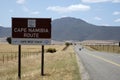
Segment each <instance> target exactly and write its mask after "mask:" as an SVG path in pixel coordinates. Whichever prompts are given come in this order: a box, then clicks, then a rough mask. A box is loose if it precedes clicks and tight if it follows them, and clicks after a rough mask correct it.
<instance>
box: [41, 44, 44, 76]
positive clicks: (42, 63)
mask: <svg viewBox="0 0 120 80" xmlns="http://www.w3.org/2000/svg"><path fill="white" fill-rule="evenodd" d="M41 75H42V76H44V45H42V53H41Z"/></svg>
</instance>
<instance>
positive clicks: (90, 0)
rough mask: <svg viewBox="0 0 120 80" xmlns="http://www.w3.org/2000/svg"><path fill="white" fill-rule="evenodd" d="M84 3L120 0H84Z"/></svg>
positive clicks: (118, 0) (119, 0) (117, 1)
mask: <svg viewBox="0 0 120 80" xmlns="http://www.w3.org/2000/svg"><path fill="white" fill-rule="evenodd" d="M82 2H84V3H100V2H114V3H119V2H120V0H82Z"/></svg>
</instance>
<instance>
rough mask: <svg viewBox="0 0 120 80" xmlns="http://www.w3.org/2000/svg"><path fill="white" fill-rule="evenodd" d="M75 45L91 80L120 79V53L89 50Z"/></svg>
mask: <svg viewBox="0 0 120 80" xmlns="http://www.w3.org/2000/svg"><path fill="white" fill-rule="evenodd" d="M81 48H82V46H80V45H76V46H74V49H75V52H76V53H77V54H78V58H80V59H81V61H82V63H83V65H84V67H85V69H86V70H87V72H88V74H89V77H90V80H120V55H119V54H111V53H106V52H97V51H89V50H87V49H85V48H84V49H81Z"/></svg>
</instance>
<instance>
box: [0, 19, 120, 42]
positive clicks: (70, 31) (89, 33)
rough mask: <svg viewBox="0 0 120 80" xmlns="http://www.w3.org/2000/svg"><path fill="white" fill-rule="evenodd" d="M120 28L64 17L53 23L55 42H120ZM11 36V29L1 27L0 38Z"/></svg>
mask: <svg viewBox="0 0 120 80" xmlns="http://www.w3.org/2000/svg"><path fill="white" fill-rule="evenodd" d="M119 34H120V26H97V25H93V24H90V23H88V22H85V21H83V20H81V19H77V18H72V17H64V18H60V19H55V20H53V21H52V39H54V40H120V36H119ZM8 36H11V28H4V27H0V37H8Z"/></svg>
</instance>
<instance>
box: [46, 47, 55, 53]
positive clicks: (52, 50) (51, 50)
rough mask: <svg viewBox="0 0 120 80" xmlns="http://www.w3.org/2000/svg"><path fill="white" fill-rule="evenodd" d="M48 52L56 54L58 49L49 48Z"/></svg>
mask: <svg viewBox="0 0 120 80" xmlns="http://www.w3.org/2000/svg"><path fill="white" fill-rule="evenodd" d="M46 52H50V53H54V52H56V49H55V48H48V49H47V50H46Z"/></svg>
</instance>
